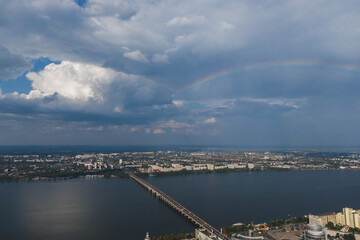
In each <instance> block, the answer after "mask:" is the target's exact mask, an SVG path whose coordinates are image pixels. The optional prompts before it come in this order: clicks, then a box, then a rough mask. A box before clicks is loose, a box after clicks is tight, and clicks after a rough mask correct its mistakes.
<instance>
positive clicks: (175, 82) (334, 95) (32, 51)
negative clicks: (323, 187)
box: [0, 0, 360, 143]
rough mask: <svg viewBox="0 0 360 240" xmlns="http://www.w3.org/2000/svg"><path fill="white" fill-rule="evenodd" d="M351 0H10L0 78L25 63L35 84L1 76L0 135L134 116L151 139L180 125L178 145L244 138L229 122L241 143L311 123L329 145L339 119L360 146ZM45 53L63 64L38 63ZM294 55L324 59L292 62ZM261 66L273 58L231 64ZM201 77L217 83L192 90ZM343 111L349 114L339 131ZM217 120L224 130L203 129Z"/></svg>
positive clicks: (4, 12) (359, 49)
mask: <svg viewBox="0 0 360 240" xmlns="http://www.w3.org/2000/svg"><path fill="white" fill-rule="evenodd" d="M354 6H355V7H354ZM356 6H357V2H356V1H355V0H350V2H347V3H346V4H344V3H343V2H338V1H327V3H326V4H325V5H324V4H323V1H319V2H317V1H311V0H304V1H285V0H280V1H268V2H266V3H260V2H258V1H236V0H229V1H226V2H223V1H217V0H215V1H202V0H200V1H190V0H175V1H155V2H154V1H138V0H134V1H126V0H112V1H111V0H91V1H87V2H86V4H84V5H82V7H79V6H78V5H77V4H75V3H74V2H73V1H71V0H54V1H45V0H36V1H35V0H12V1H7V2H6V3H5V2H4V1H3V2H1V3H0V23H1V24H0V25H1V27H0V36H1V39H0V45H1V46H2V47H1V48H0V78H1V79H2V80H5V79H13V78H16V77H18V76H20V75H22V74H24V73H25V72H26V71H29V70H30V69H31V68H32V66H31V64H30V63H29V62H30V60H28V59H31V63H33V62H34V70H31V72H30V73H28V74H27V75H26V76H27V78H28V80H27V79H26V78H24V77H23V78H20V79H17V80H12V81H2V82H1V83H0V84H1V88H2V89H3V93H2V94H1V95H0V114H2V115H1V117H2V119H1V120H0V124H4V126H5V125H6V126H12V128H11V129H14V132H12V135H11V134H6V133H4V131H5V130H2V131H3V132H1V134H0V138H1V136H5V137H2V139H3V140H2V142H6V141H7V140H6V138H7V136H9V135H11V136H13V139H14V141H15V142H16V139H15V138H16V137H14V136H17V135H16V134H17V133H19V132H20V130H16V129H21V131H22V132H24V133H25V132H29V136H32V135H35V134H37V133H40V132H41V133H42V132H44V131H45V130H46V129H45V128H46V127H48V130H49V129H54V126H57V125H59V126H60V125H61V126H62V129H67V128H66V127H67V126H71V130H69V132H67V134H69V136H70V135H71V132H77V131H76V128H77V127H78V129H79V131H80V130H81V131H82V130H83V131H85V132H87V133H86V134H91V132H95V131H86V129H87V128H96V127H99V126H103V127H104V129H103V131H102V132H106V131H107V129H108V128H110V126H119V127H118V128H117V131H120V129H122V127H121V126H122V125H124V124H128V125H129V126H130V125H131V126H130V127H127V129H130V128H131V127H136V128H139V129H141V131H137V132H136V134H141V133H143V134H144V136H145V135H146V137H148V138H146V137H144V138H142V139H146V140H144V142H146V141H147V142H150V143H152V142H153V141H152V139H151V135H153V134H151V133H152V132H153V131H154V130H156V129H164V130H166V133H167V134H166V135H162V136H163V137H164V142H165V143H168V142H167V140H168V139H170V138H171V136H170V135H171V134H174V135H173V137H172V138H171V139H170V140H172V141H173V142H176V143H179V142H180V143H184V142H185V143H188V142H189V138H186V137H184V136H185V135H186V134H190V135H191V134H198V135H196V136H199V137H198V138H195V137H194V140H193V141H194V142H211V141H212V142H213V143H217V141H220V140H219V139H235V136H233V135H234V132H236V133H238V135H239V139H237V140H239V141H236V142H239V143H240V142H242V141H241V139H240V138H241V137H240V136H243V138H244V139H247V137H249V136H250V137H252V136H254V140H252V141H253V142H254V143H255V142H256V139H255V136H257V139H260V140H258V141H259V142H260V141H265V140H266V139H267V140H266V141H268V142H270V143H272V142H273V141H272V139H286V141H288V140H291V139H295V138H302V139H303V140H302V141H303V142H305V143H307V141H308V140H313V139H315V138H314V137H312V136H311V132H318V134H319V136H320V135H321V136H323V137H318V139H319V141H320V139H325V140H326V141H327V139H338V138H337V136H343V134H342V133H341V129H343V130H344V131H343V132H346V133H348V134H349V136H352V137H351V138H349V139H352V140H354V142H356V141H358V140H359V138H356V137H355V135H352V134H353V133H351V131H350V130H349V127H348V126H353V128H354V129H357V125H356V124H355V123H354V122H355V120H358V119H359V117H358V113H357V111H354V109H357V104H358V103H359V94H358V89H359V88H360V82H359V81H358V78H359V69H360V65H359V64H360V45H359V44H358V42H359V41H360V31H359V26H358V12H359V8H358V7H356ZM42 57H43V58H48V59H49V60H50V61H56V62H59V64H52V65H49V66H47V67H46V68H45V69H41V68H39V67H36V66H35V65H36V64H35V63H36V59H38V58H42ZM294 60H303V61H304V62H315V61H316V62H321V63H323V65H322V66H318V67H314V66H311V64H309V65H306V66H305V65H304V66H290V65H291V64H286V63H292V62H294ZM277 62H283V63H285V64H283V65H282V66H276V64H274V63H277ZM145 63H146V64H145ZM261 63H267V64H268V67H265V68H254V69H253V70H248V71H238V72H237V71H235V70H236V69H241V68H242V67H244V66H247V65H253V66H258V65H261ZM221 73H223V74H221ZM202 79H211V80H209V81H205V82H203V83H202V84H199V85H198V86H197V87H191V88H189V87H187V88H186V87H185V86H190V85H191V84H192V83H194V82H197V81H200V80H202ZM25 85H26V86H30V85H31V86H32V87H31V88H32V89H31V91H30V92H28V91H27V90H24V89H28V88H29V87H24V86H25ZM184 89H185V90H184ZM16 92H20V93H22V94H19V93H16ZM345 109H346V111H345ZM319 112H321V114H318V113H319ZM337 115H342V116H345V115H346V116H347V119H346V120H344V119H343V120H341V119H340V118H336V116H337ZM212 118H213V119H215V121H214V120H212ZM309 119H310V120H309ZM334 119H337V122H342V121H343V122H344V124H339V126H341V127H339V128H338V129H339V130H337V128H336V127H335V126H336V124H335V120H334ZM30 121H32V122H31V124H30ZM352 121H353V122H352ZM25 122H26V123H29V124H28V125H26V124H25ZM206 122H208V123H209V124H205V123H206ZM345 122H346V123H347V124H345ZM210 123H211V124H210ZM132 125H136V126H132ZM139 125H141V128H140V127H139ZM6 126H5V127H4V128H3V129H6ZM21 126H28V127H29V128H31V129H32V128H33V129H37V131H35V130H34V132H31V129H30V130H28V131H26V130H25V129H24V127H21ZM33 126H34V127H33ZM69 129H70V127H69ZM147 129H149V130H147ZM294 129H295V130H294ZM296 129H298V130H296ZM317 129H321V131H319V130H317ZM210 130H212V131H213V132H217V133H218V134H220V135H221V136H222V137H221V138H218V137H217V138H216V139H211V138H210V137H209V138H208V136H209V135H208V133H209V131H210ZM250 130H251V131H250ZM326 130H327V131H326ZM57 131H66V130H57ZM109 131H110V130H109ZM30 132H31V133H30ZM110 132H111V131H110ZM125 132H126V131H125ZM127 132H129V134H131V132H130V131H128V130H127ZM146 132H148V134H146ZM254 132H258V134H254ZM353 132H356V131H353ZM77 133H78V132H77ZM280 133H281V134H282V135H281V134H280ZM305 133H306V134H305ZM109 134H111V133H109ZM123 134H124V132H121V134H118V133H117V134H116V133H115V131H114V136H113V139H115V140H116V139H117V140H118V139H125V138H126V139H133V140H132V141H133V142H136V141H139V138H137V139H135V138H131V135H126V136H125V135H123ZM134 134H135V133H134ZM287 134H289V135H287ZM291 134H293V135H292V136H290V135H291ZM80 135H81V134H80ZM264 135H266V136H272V137H273V138H272V137H268V138H265V137H263V136H264ZM303 135H304V137H301V136H303ZM64 136H65V134H64ZM89 136H90V135H84V136H83V137H82V139H83V140H87V139H90V138H89ZM93 136H94V135H93ZM178 136H182V137H184V138H178ZM191 136H192V137H193V136H194V135H191ZM204 136H205V137H204ZM298 136H300V137H298ZM165 138H166V139H165ZM24 139H26V137H24ZM28 139H29V140H28V141H30V142H31V138H28ZM64 139H66V137H64ZM191 139H192V138H191ZM249 139H250V138H249ZM343 139H346V138H345V136H343ZM325 140H324V141H325ZM355 140H356V141H355ZM124 141H125V140H124ZM224 141H225V140H224ZM344 141H345V140H344ZM348 141H350V140H348ZM63 142H66V140H63ZM229 142H231V141H230V140H229ZM284 142H285V140H284ZM245 143H246V142H245Z"/></svg>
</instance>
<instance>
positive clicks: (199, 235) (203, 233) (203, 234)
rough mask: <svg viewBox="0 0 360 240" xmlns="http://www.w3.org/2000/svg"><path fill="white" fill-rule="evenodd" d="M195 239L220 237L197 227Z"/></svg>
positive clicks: (204, 239) (209, 239)
mask: <svg viewBox="0 0 360 240" xmlns="http://www.w3.org/2000/svg"><path fill="white" fill-rule="evenodd" d="M195 239H196V240H218V238H217V237H216V236H215V235H212V234H209V233H208V232H207V231H206V230H205V229H203V228H199V229H195Z"/></svg>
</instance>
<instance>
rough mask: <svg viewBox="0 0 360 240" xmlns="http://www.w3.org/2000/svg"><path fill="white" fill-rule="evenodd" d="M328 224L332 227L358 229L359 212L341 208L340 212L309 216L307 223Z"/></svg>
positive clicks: (359, 226) (359, 224) (359, 221)
mask: <svg viewBox="0 0 360 240" xmlns="http://www.w3.org/2000/svg"><path fill="white" fill-rule="evenodd" d="M329 222H332V223H334V225H341V226H349V227H351V228H360V210H354V209H352V208H347V207H346V208H343V210H342V212H338V213H335V212H331V213H324V214H321V215H309V223H314V224H319V225H322V226H325V225H326V224H328V223H329Z"/></svg>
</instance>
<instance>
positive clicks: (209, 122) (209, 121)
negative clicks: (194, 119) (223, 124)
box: [203, 117, 216, 124]
mask: <svg viewBox="0 0 360 240" xmlns="http://www.w3.org/2000/svg"><path fill="white" fill-rule="evenodd" d="M203 123H204V124H212V123H216V118H214V117H211V118H208V119H206V120H205V121H204V122H203Z"/></svg>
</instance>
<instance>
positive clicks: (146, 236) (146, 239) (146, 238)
mask: <svg viewBox="0 0 360 240" xmlns="http://www.w3.org/2000/svg"><path fill="white" fill-rule="evenodd" d="M144 240H150V236H149V232H147V233H146V235H145V238H144Z"/></svg>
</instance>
